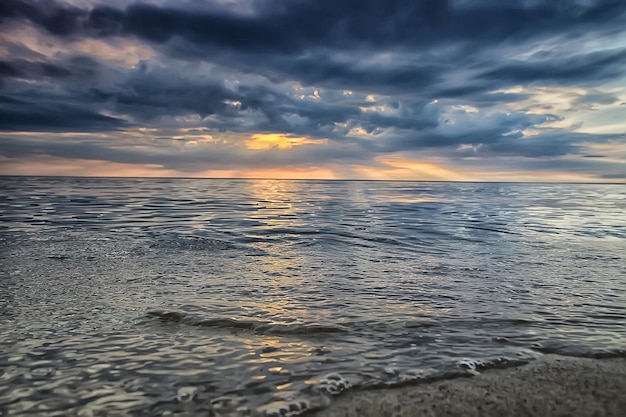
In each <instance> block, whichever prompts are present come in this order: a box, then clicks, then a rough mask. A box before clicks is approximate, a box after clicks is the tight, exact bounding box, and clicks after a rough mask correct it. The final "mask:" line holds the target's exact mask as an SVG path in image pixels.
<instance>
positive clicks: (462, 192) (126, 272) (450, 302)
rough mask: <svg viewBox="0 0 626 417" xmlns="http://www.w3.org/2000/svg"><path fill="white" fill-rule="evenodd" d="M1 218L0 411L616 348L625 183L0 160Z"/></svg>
mask: <svg viewBox="0 0 626 417" xmlns="http://www.w3.org/2000/svg"><path fill="white" fill-rule="evenodd" d="M0 220H1V222H0V255H1V256H0V416H3V417H8V416H47V417H48V416H77V417H94V416H96V417H97V416H213V417H227V416H228V417H231V416H232V417H240V416H268V417H269V416H295V415H298V414H302V413H308V412H311V411H313V410H316V409H321V408H324V407H327V406H329V404H330V405H331V406H332V402H333V401H334V399H335V397H336V396H338V395H341V394H342V393H344V392H345V391H347V390H368V389H371V388H382V389H392V388H394V387H397V386H403V385H407V384H420V383H424V382H428V381H434V380H442V379H448V378H458V377H472V376H473V375H476V374H478V373H480V372H483V371H484V370H485V369H490V368H502V367H509V366H515V365H520V364H524V363H528V362H530V361H533V360H536V359H537V358H539V357H541V356H542V355H545V354H549V353H556V354H560V355H567V356H577V357H595V358H603V357H618V356H626V187H625V186H624V184H612V185H611V184H551V183H454V182H388V181H308V180H301V181H293V180H248V179H245V180H243V179H241V180H240V179H140V178H136V179H134V178H131V179H129V178H117V179H116V178H70V177H64V178H57V177H41V178H39V177H0ZM372 392H375V391H372Z"/></svg>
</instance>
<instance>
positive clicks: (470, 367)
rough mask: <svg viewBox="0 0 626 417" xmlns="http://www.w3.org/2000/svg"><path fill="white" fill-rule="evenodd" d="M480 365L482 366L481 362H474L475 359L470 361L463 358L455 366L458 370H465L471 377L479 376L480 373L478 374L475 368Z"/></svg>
mask: <svg viewBox="0 0 626 417" xmlns="http://www.w3.org/2000/svg"><path fill="white" fill-rule="evenodd" d="M482 365H484V363H483V362H481V361H479V360H476V359H470V358H463V359H459V360H458V361H457V366H458V367H459V368H463V369H465V370H466V371H467V372H468V373H470V374H472V375H480V372H478V370H477V369H476V368H478V367H480V366H482Z"/></svg>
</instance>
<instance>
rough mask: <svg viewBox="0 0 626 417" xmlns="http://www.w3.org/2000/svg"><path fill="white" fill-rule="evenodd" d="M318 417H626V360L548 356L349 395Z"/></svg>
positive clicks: (338, 399)
mask: <svg viewBox="0 0 626 417" xmlns="http://www.w3.org/2000/svg"><path fill="white" fill-rule="evenodd" d="M313 416H314V417H352V416H354V417H368V416H372V417H418V416H419V417H421V416H481V417H486V416H498V417H502V416H516V417H517V416H559V417H565V416H568V417H575V416H589V417H600V416H615V417H624V416H626V358H617V359H602V360H598V359H581V358H569V357H563V356H555V355H546V356H545V357H543V358H542V359H540V360H538V361H536V362H533V363H531V364H528V365H525V366H519V367H516V368H509V369H501V370H488V371H485V372H484V373H482V374H481V375H479V376H476V377H474V378H458V379H454V380H448V381H440V382H434V383H430V384H422V385H417V386H411V387H402V388H394V389H384V390H378V389H377V390H363V391H354V392H347V393H345V394H343V395H342V396H340V397H338V398H336V399H334V401H333V403H332V404H331V406H330V407H328V408H327V409H325V410H322V411H320V412H317V413H315V414H314V415H313Z"/></svg>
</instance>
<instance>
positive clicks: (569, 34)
mask: <svg viewBox="0 0 626 417" xmlns="http://www.w3.org/2000/svg"><path fill="white" fill-rule="evenodd" d="M92 3H93V4H94V6H93V7H87V6H84V4H85V2H81V3H80V4H82V6H77V5H72V4H70V3H67V2H62V1H52V0H48V1H44V0H41V1H37V0H5V1H3V2H2V3H1V4H0V30H5V32H6V33H10V32H11V30H14V29H15V28H16V27H21V26H26V27H29V28H34V29H35V32H36V33H39V35H38V36H40V37H41V39H45V38H46V37H50V38H51V39H52V40H54V41H58V42H59V43H61V44H63V43H66V44H67V45H68V46H67V48H68V51H60V52H59V51H57V52H55V53H49V54H46V53H45V52H42V51H41V50H37V51H35V49H31V48H33V47H32V46H29V45H28V44H27V43H24V42H22V41H21V40H19V39H13V38H10V37H6V38H5V39H7V40H8V41H7V42H8V43H7V45H6V49H7V50H8V51H10V55H7V56H3V57H2V59H0V130H3V131H7V132H11V131H35V132H51V133H54V132H69V131H71V132H116V131H124V130H128V129H132V128H138V127H149V128H154V129H157V130H159V129H160V132H159V133H155V137H162V136H164V135H165V134H166V132H175V131H176V129H177V128H183V127H184V128H186V129H195V128H198V129H209V130H210V131H212V132H217V133H219V132H231V133H241V134H253V133H281V134H285V135H294V136H306V137H310V138H317V139H322V138H324V139H328V144H327V146H326V147H325V148H322V147H303V148H302V149H298V150H294V151H293V152H291V153H290V156H289V158H292V159H291V162H292V163H297V162H298V161H299V162H302V163H313V162H315V160H316V158H318V160H319V161H321V160H329V159H332V158H339V159H340V160H342V161H346V160H348V159H350V160H352V161H358V160H359V158H361V160H362V161H371V160H373V159H374V158H375V157H376V156H378V155H383V154H387V153H394V152H418V151H420V150H426V151H429V152H430V151H434V150H439V152H442V155H443V154H445V155H447V156H450V157H453V156H454V157H459V158H464V157H468V158H469V157H472V158H490V157H493V156H498V157H499V156H507V157H508V156H519V157H524V158H556V157H559V156H564V155H578V154H581V155H583V154H585V153H586V152H587V151H585V150H584V146H583V145H582V144H583V143H594V142H597V143H603V142H608V141H611V140H612V141H623V140H624V138H623V137H621V136H620V137H618V138H617V139H616V138H615V137H612V136H610V135H599V134H598V135H592V134H581V133H573V132H571V131H568V130H565V129H557V128H553V127H546V125H549V124H550V123H552V122H554V121H556V120H560V119H562V118H563V115H562V114H559V113H558V111H557V110H555V108H554V106H552V105H550V104H547V103H535V102H532V100H531V99H532V97H531V93H530V92H529V89H531V88H534V87H554V88H558V87H578V88H585V89H587V90H588V91H589V94H579V95H577V96H576V95H573V96H572V97H571V100H570V103H569V104H568V105H569V106H570V109H569V111H570V112H574V111H580V110H585V111H594V110H596V109H597V108H598V106H612V105H616V103H619V102H620V101H621V100H623V97H620V96H619V93H613V92H606V91H601V90H602V89H601V88H600V87H601V86H602V85H604V84H607V83H613V84H615V83H617V82H618V81H619V80H620V79H622V78H621V77H623V74H624V73H625V71H626V44H625V43H624V41H623V40H624V39H625V37H624V29H623V28H624V27H626V3H625V2H624V1H621V0H589V1H571V2H556V1H555V2H537V1H530V0H511V1H507V2H492V1H482V0H475V1H466V0H389V1H376V0H340V1H337V0H310V1H307V0H256V1H251V2H249V3H247V4H248V5H249V7H248V8H247V9H246V10H243V9H242V8H241V7H240V8H237V9H235V8H228V7H226V6H224V4H222V3H219V2H216V3H213V2H205V3H202V4H195V5H194V3H193V2H191V3H189V2H185V3H180V2H175V1H168V0H163V1H161V2H159V5H155V4H144V3H132V4H129V5H128V6H125V7H124V6H121V5H122V4H123V3H124V2H123V1H121V0H120V1H117V2H115V3H107V4H105V3H104V2H102V3H98V2H97V1H96V0H94V1H93V2H92ZM20 25H21V26H20ZM598 39H604V40H606V39H621V43H620V42H617V43H615V44H614V45H611V46H610V47H604V48H598V47H594V46H593V45H594V42H595V44H597V43H598ZM82 40H91V41H98V42H104V43H109V44H110V45H114V44H115V43H116V42H119V41H120V40H124V41H127V42H129V43H132V44H135V45H140V46H145V47H148V48H150V49H151V50H152V51H154V58H152V59H148V60H146V62H141V63H139V64H138V65H136V66H135V67H134V68H129V67H121V66H119V65H115V64H113V63H111V62H110V61H107V59H105V58H104V57H99V56H97V53H92V55H91V56H90V55H89V53H87V52H85V50H84V49H83V50H80V51H78V50H76V51H73V50H72V45H74V44H76V43H78V42H80V41H82ZM578 43H580V44H581V47H573V46H572V45H577V44H578ZM560 45H567V46H566V47H565V46H564V47H560ZM585 45H592V46H585ZM233 80H235V81H236V82H235V81H233ZM520 87H521V88H520ZM518 102H519V103H522V102H523V103H526V104H524V105H520V106H517V107H516V109H515V110H512V108H513V107H512V106H511V104H513V103H518ZM459 106H460V107H459ZM457 108H459V109H465V110H454V109H457ZM531 110H532V111H531ZM455 112H456V113H455ZM537 113H541V114H537ZM192 116H193V117H192ZM577 123H578V125H576V127H577V128H580V127H581V126H582V124H581V123H582V122H577ZM529 129H532V130H534V133H533V134H534V136H530V137H527V136H525V133H524V132H525V131H527V130H529ZM7 140H8V139H7ZM9 143H11V148H10V149H9V148H7V147H8V146H9ZM24 143H25V142H24ZM3 144H4V145H3V148H2V149H0V153H3V154H7V155H8V154H9V153H11V152H13V154H15V155H17V154H18V153H19V152H18V153H16V152H17V151H16V149H17V148H18V147H19V146H18V144H16V143H13V142H7V141H6V140H5V142H3ZM31 145H32V144H31ZM44 145H45V144H41V143H38V144H37V146H31V147H30V148H29V147H23V148H20V149H22V150H21V151H20V152H24V153H27V152H29V151H28V149H30V152H32V153H39V154H42V153H45V152H49V153H50V154H51V155H56V156H60V154H62V153H65V154H67V155H69V154H71V155H72V156H73V157H77V158H78V157H81V155H82V156H83V157H87V156H86V155H96V154H97V155H100V157H108V158H111V160H114V161H116V162H133V163H147V162H148V161H149V160H153V161H154V160H158V161H159V162H160V163H163V164H164V165H168V164H170V165H172V164H173V165H176V166H178V167H181V166H184V165H185V163H184V161H187V163H189V164H191V165H193V166H197V165H200V164H201V161H205V162H207V163H211V164H217V163H218V162H219V163H223V162H224V161H229V162H230V163H235V162H236V161H237V160H239V163H240V164H250V163H251V161H250V160H248V159H246V158H253V157H252V156H250V155H252V154H245V156H244V154H243V153H241V154H239V155H237V154H236V152H234V151H232V150H228V152H227V151H226V150H225V149H221V150H219V151H217V150H216V151H215V152H213V153H212V154H211V153H208V154H201V156H200V155H198V154H195V155H194V154H190V153H184V154H180V155H169V156H168V155H165V156H164V155H161V154H158V155H157V154H150V153H144V154H141V155H140V154H139V153H137V154H135V152H138V151H132V152H131V151H128V152H127V151H124V152H123V155H121V154H119V153H118V151H117V150H111V152H106V150H105V148H106V147H107V145H106V144H99V145H98V146H99V147H102V149H101V148H98V149H97V150H94V148H93V147H94V146H95V145H94V144H93V143H90V144H89V145H88V146H87V145H85V146H81V145H80V143H73V148H72V150H70V148H69V147H68V146H67V144H64V145H62V146H61V145H58V144H55V143H54V139H50V143H49V144H48V145H46V146H44ZM57 145H58V146H57ZM469 146H471V149H472V151H471V155H470V153H469V152H470V151H469V150H468V149H470V147H469ZM11 149H12V151H11ZM459 149H462V150H459ZM81 152H82V153H81ZM224 152H226V153H227V154H228V155H226V153H224ZM20 155H22V154H21V153H20ZM129 155H131V156H129ZM142 155H143V156H142ZM215 155H219V157H215ZM268 155H271V157H270V156H268ZM276 155H278V154H276ZM589 155H595V154H589ZM237 158H239V159H237ZM254 158H256V160H257V161H263V164H266V163H267V164H269V163H270V162H271V163H278V161H279V158H278V156H276V157H275V155H274V153H272V152H270V153H267V154H259V153H256V154H255V156H254ZM591 159H593V158H591V157H588V158H587V160H591ZM168 161H169V162H168ZM174 161H176V162H174ZM258 163H259V164H260V163H261V162H258ZM598 163H600V161H598ZM168 166H169V165H168ZM268 166H269V165H268Z"/></svg>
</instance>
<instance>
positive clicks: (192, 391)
mask: <svg viewBox="0 0 626 417" xmlns="http://www.w3.org/2000/svg"><path fill="white" fill-rule="evenodd" d="M197 393H198V389H197V388H196V387H181V388H179V389H178V393H177V394H176V399H177V400H178V401H180V402H189V401H191V400H193V399H194V398H195V397H196V394H197Z"/></svg>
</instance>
